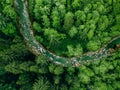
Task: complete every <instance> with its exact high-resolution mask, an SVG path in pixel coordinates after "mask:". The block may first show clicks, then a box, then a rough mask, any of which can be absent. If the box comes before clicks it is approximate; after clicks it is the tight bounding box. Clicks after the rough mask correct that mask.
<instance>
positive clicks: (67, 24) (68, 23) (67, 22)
mask: <svg viewBox="0 0 120 90" xmlns="http://www.w3.org/2000/svg"><path fill="white" fill-rule="evenodd" d="M73 23H74V19H73V13H72V12H68V13H66V14H65V18H64V26H63V27H64V29H65V30H66V31H69V30H70V29H71V27H72V26H73Z"/></svg>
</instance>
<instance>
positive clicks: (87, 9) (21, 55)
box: [0, 0, 120, 90]
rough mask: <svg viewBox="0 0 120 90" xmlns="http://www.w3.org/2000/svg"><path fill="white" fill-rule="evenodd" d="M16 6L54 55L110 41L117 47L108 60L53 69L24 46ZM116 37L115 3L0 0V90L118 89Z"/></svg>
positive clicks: (119, 10)
mask: <svg viewBox="0 0 120 90" xmlns="http://www.w3.org/2000/svg"><path fill="white" fill-rule="evenodd" d="M16 2H19V3H20V2H24V3H25V2H27V5H26V4H25V5H26V6H27V10H28V13H29V18H30V21H31V26H30V27H31V28H32V29H33V33H34V37H35V39H36V40H37V42H39V43H40V44H41V45H43V46H44V48H45V49H46V50H49V51H50V52H52V53H54V54H55V55H58V56H63V57H66V58H71V57H74V56H79V55H81V56H82V55H83V54H85V53H88V52H96V51H97V50H99V49H101V48H102V47H103V46H104V45H106V44H107V43H108V42H110V41H111V40H112V39H113V40H114V38H115V37H118V38H119V39H118V43H117V44H116V45H113V46H112V45H111V44H110V46H111V47H112V48H111V49H110V52H112V53H111V54H110V55H109V56H107V57H103V58H98V60H95V61H94V60H91V61H90V62H84V63H80V65H79V66H77V67H72V66H69V67H64V66H62V65H58V64H55V63H53V62H52V61H50V60H49V58H48V57H46V56H44V55H42V54H40V55H36V54H35V53H34V52H33V51H32V50H30V48H29V47H28V45H27V42H26V41H25V38H24V35H23V33H22V32H21V29H23V27H22V28H21V26H22V25H21V24H20V22H22V20H21V18H22V19H24V18H23V17H20V16H19V13H21V12H22V10H19V11H18V10H17V9H19V8H24V6H23V7H18V8H17V7H16V6H15V4H16ZM25 23H27V22H25ZM23 26H24V25H23ZM27 33H28V32H27V31H26V35H27ZM119 36H120V0H0V90H120V37H119ZM31 40H32V39H31ZM31 42H32V41H31Z"/></svg>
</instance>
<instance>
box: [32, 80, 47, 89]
mask: <svg viewBox="0 0 120 90" xmlns="http://www.w3.org/2000/svg"><path fill="white" fill-rule="evenodd" d="M48 88H49V82H48V81H47V80H45V79H44V78H39V79H38V80H37V81H36V82H35V83H34V84H33V90H48Z"/></svg>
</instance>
